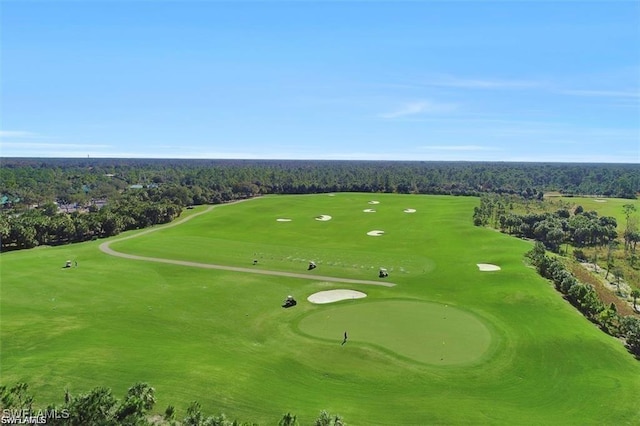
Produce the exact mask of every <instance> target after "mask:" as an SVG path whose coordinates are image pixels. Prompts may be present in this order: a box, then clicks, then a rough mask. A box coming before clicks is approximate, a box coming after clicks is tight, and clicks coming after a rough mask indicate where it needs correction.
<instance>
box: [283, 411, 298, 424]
mask: <svg viewBox="0 0 640 426" xmlns="http://www.w3.org/2000/svg"><path fill="white" fill-rule="evenodd" d="M278 426H298V417H297V416H295V415H292V414H291V413H287V414H285V415H284V416H282V419H281V420H280V422H278Z"/></svg>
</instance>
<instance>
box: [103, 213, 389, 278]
mask: <svg viewBox="0 0 640 426" xmlns="http://www.w3.org/2000/svg"><path fill="white" fill-rule="evenodd" d="M215 207H216V206H209V208H207V209H206V210H203V211H201V212H199V213H195V214H192V215H190V216H187V217H185V218H183V219H180V220H178V221H175V222H171V223H169V224H167V225H162V226H157V227H154V228H151V229H147V230H145V231H142V232H139V233H137V234H134V235H129V236H127V237H123V238H118V239H116V240H111V241H107V242H104V243H102V244H100V250H101V251H102V252H103V253H106V254H108V255H111V256H117V257H122V258H125V259H132V260H141V261H145V262H157V263H169V264H172V265H181V266H190V267H193V268H205V269H219V270H223V271H233V272H243V273H248V274H262V275H276V276H280V277H290V278H300V279H304V280H313V281H329V282H337V283H345V284H367V285H379V286H384V287H393V286H395V284H394V283H392V282H388V281H372V280H356V279H351V278H340V277H329V276H325V275H315V274H314V275H309V274H301V273H295V272H285V271H269V270H266V269H258V268H255V267H254V268H243V267H239V266H227V265H217V264H213V263H200V262H190V261H187V260H177V259H163V258H160V257H147V256H138V255H136V254H128V253H122V252H119V251H115V250H114V249H112V248H111V247H110V245H111V243H116V242H120V241H124V240H129V239H131V238H137V237H140V236H143V235H146V234H149V233H151V232H156V231H160V230H162V229H167V228H171V227H174V226H178V225H181V224H183V223H185V222H186V221H188V220H191V219H193V218H194V217H197V216H200V215H203V214H206V213H209V212H210V211H211V210H212V209H214V208H215Z"/></svg>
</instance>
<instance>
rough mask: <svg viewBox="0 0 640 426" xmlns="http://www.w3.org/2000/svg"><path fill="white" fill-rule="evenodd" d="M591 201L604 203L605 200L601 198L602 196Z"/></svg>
mask: <svg viewBox="0 0 640 426" xmlns="http://www.w3.org/2000/svg"><path fill="white" fill-rule="evenodd" d="M593 201H595V202H596V203H606V202H607V200H603V199H602V198H598V199H597V200H593Z"/></svg>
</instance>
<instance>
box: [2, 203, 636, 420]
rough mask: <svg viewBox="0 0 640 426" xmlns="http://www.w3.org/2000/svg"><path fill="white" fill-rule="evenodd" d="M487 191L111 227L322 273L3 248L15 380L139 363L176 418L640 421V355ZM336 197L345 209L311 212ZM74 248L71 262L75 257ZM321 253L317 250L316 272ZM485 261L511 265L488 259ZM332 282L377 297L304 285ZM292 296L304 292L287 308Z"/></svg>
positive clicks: (8, 369)
mask: <svg viewBox="0 0 640 426" xmlns="http://www.w3.org/2000/svg"><path fill="white" fill-rule="evenodd" d="M369 201H379V202H380V203H379V204H369ZM476 205H478V199H475V198H466V197H444V196H443V197H437V196H401V195H387V194H384V195H380V194H376V195H372V194H335V196H332V197H330V196H327V195H313V196H273V197H264V198H261V199H255V200H250V201H246V202H242V203H238V204H235V205H224V206H217V207H216V208H214V209H213V210H211V211H210V212H207V213H205V214H203V215H201V216H198V217H194V218H193V220H191V221H188V222H185V223H183V224H180V225H178V226H175V227H171V228H161V227H159V228H158V231H156V232H151V233H148V234H145V235H144V236H140V237H138V238H132V239H128V240H124V241H121V242H114V243H113V244H112V245H111V247H112V248H113V249H116V250H119V251H122V252H126V253H132V254H136V255H141V256H149V257H159V258H165V259H181V260H187V261H192V262H202V263H213V264H224V265H232V266H239V267H249V268H253V267H254V266H253V265H252V260H253V259H254V258H257V259H258V260H259V263H258V265H256V266H255V268H262V269H266V270H271V271H286V272H296V273H304V274H307V275H309V276H310V277H311V279H298V278H291V277H284V276H282V277H281V276H268V275H258V274H250V273H240V272H230V271H221V270H215V269H204V268H196V267H187V266H179V265H173V264H166V263H156V262H145V261H139V260H129V259H123V258H117V257H114V256H110V255H107V254H105V253H102V252H101V251H100V250H99V248H98V247H99V245H100V244H101V243H102V242H103V241H94V242H88V243H82V244H75V245H69V246H63V247H55V248H49V247H43V248H38V249H33V250H27V251H20V252H12V253H5V254H2V255H1V256H0V262H1V263H0V267H1V274H2V275H1V278H2V281H1V288H0V342H1V345H2V346H1V348H0V349H1V358H0V362H1V364H0V367H1V370H0V377H1V381H2V384H12V383H14V382H16V381H26V382H28V383H29V384H30V385H31V387H32V390H33V392H34V393H35V396H36V403H38V402H41V403H42V405H46V404H47V403H49V402H61V401H62V398H63V394H64V389H65V388H69V390H70V391H71V392H72V393H77V392H83V391H87V390H89V389H91V388H92V387H94V386H109V387H111V388H113V390H114V392H115V394H116V395H122V394H124V392H125V391H126V389H127V388H128V387H129V386H130V385H132V384H133V383H135V382H137V381H146V382H148V383H150V384H151V385H153V386H154V387H155V388H156V390H157V396H158V404H157V408H156V409H157V411H158V412H163V411H164V409H165V408H166V406H167V405H169V404H172V405H175V406H176V407H177V408H178V411H179V412H178V415H179V416H182V415H184V410H185V409H186V407H187V405H188V404H189V402H191V401H193V400H198V401H200V402H201V403H202V405H203V408H204V410H205V411H206V412H208V413H217V412H221V411H222V412H225V413H226V414H227V415H229V416H231V417H232V418H238V419H239V420H246V421H248V420H251V421H256V422H260V424H277V421H278V420H279V418H280V417H281V415H282V414H283V413H285V412H287V411H291V412H293V413H297V414H298V418H299V419H300V420H301V424H310V423H311V422H312V421H313V419H314V418H315V417H316V416H317V414H318V413H319V411H320V410H322V409H327V410H329V411H330V412H333V413H336V412H337V413H340V414H341V415H343V416H344V417H345V419H346V420H347V421H348V423H349V424H353V425H365V424H366V425H376V424H380V425H382V424H387V425H398V424H414V425H424V424H465V425H467V424H518V425H520V424H531V425H540V424H545V425H548V424H580V425H583V424H594V425H595V424H598V425H601V424H611V425H620V424H629V425H632V424H639V423H640V413H639V410H638V395H640V363H639V362H638V361H637V360H635V359H634V358H633V357H632V356H631V355H629V354H628V352H627V351H626V350H625V349H624V348H623V346H622V344H621V343H620V342H619V341H617V340H616V339H613V338H611V337H609V336H607V335H605V334H604V333H602V332H601V331H599V330H598V329H597V328H596V327H595V326H594V325H593V324H591V323H590V322H589V321H587V320H586V319H584V318H583V317H582V316H581V315H580V314H579V313H578V312H576V311H575V309H574V308H572V307H571V306H570V305H569V304H568V303H566V302H565V301H564V300H562V298H561V297H560V296H559V295H558V294H557V293H556V292H555V290H554V289H553V287H552V286H551V285H549V283H547V282H546V281H545V280H542V279H541V278H539V277H538V276H537V274H536V272H535V271H534V270H533V269H530V268H527V267H526V266H525V265H524V264H523V261H522V257H523V253H524V252H526V251H527V250H528V249H529V248H530V247H531V244H530V243H529V242H526V241H522V240H518V239H515V238H512V237H509V236H505V235H502V234H500V233H498V232H495V231H492V230H489V229H483V228H477V227H474V226H473V225H472V221H471V215H472V212H473V207H474V206H476ZM368 208H374V209H375V210H376V212H375V213H364V212H363V210H364V209H368ZM407 208H413V209H416V212H415V213H404V212H403V210H404V209H407ZM204 210H205V208H204V207H199V208H197V209H196V210H195V211H193V213H198V212H202V211H204ZM323 214H325V215H331V216H332V219H331V220H330V221H325V222H320V221H317V220H315V217H317V216H319V215H323ZM278 218H290V219H291V221H290V222H278V221H277V219H278ZM371 230H384V231H385V233H384V235H382V236H380V237H370V236H368V235H367V232H368V231H371ZM138 232H140V231H138ZM128 235H132V234H129V233H128V234H126V235H125V236H128ZM118 238H121V237H117V238H114V239H113V240H117V239H118ZM67 259H70V260H77V261H78V267H77V268H70V269H64V268H62V266H63V265H64V262H65V261H66V260H67ZM309 260H314V261H315V262H316V263H317V264H318V268H316V269H315V270H313V271H306V266H307V264H308V261H309ZM477 263H491V264H495V265H498V266H500V267H501V270H500V271H495V272H480V271H479V270H478V268H477V266H476V264H477ZM380 267H386V268H387V269H388V270H389V272H390V276H389V277H388V278H387V279H386V281H389V282H393V283H395V284H396V286H394V287H380V286H374V285H363V284H341V283H336V282H327V281H324V280H314V279H313V274H316V275H327V276H334V277H346V278H355V279H366V280H374V281H375V280H378V278H377V271H378V268H380ZM338 288H346V289H355V290H359V291H363V292H365V293H366V294H367V297H366V298H364V299H357V300H345V301H342V302H338V303H335V304H327V305H314V304H311V303H308V302H307V301H306V297H308V296H309V295H311V294H313V293H315V292H317V291H321V290H329V289H338ZM289 294H291V295H294V296H295V297H296V298H297V299H298V301H299V304H298V305H297V306H296V307H294V308H291V309H283V308H281V307H280V304H281V303H282V301H283V299H284V298H285V297H286V296H287V295H289ZM445 307H446V308H445ZM443 309H450V311H451V312H453V313H454V314H452V315H455V314H458V313H459V315H458V316H457V317H456V318H457V319H456V320H455V322H454V317H452V318H451V319H452V321H450V323H451V327H444V326H445V325H446V324H447V323H446V321H449V313H447V320H445V319H444V315H443V316H442V319H439V318H440V317H439V316H438V315H439V314H441V313H442V310H443ZM334 315H335V316H337V317H338V318H336V319H335V320H333V321H334V322H333V323H325V324H329V325H330V326H331V327H335V330H337V334H338V335H337V336H335V338H334V337H333V333H334V332H333V329H331V330H329V331H327V330H324V329H323V327H322V325H321V323H320V319H321V318H323V316H324V317H325V320H326V316H329V317H330V319H331V317H332V316H334ZM434 315H435V316H434ZM339 317H342V319H340V318H339ZM355 319H357V321H356V320H355ZM438 321H439V325H440V326H443V327H444V328H443V330H446V331H447V332H448V333H450V334H449V335H448V336H445V339H444V341H445V345H444V346H446V345H447V344H448V341H447V337H448V338H449V339H451V338H454V336H455V338H456V339H457V340H458V341H459V340H467V341H468V342H467V345H466V346H464V345H460V346H458V347H457V349H456V351H455V353H458V354H460V356H463V355H464V354H465V353H468V355H466V356H468V358H466V359H459V360H458V361H456V362H449V363H447V362H442V363H440V359H438V358H437V354H436V352H433V353H431V354H430V352H429V351H430V350H431V349H429V345H427V343H430V342H431V340H428V339H427V338H426V337H425V335H424V334H421V330H423V331H424V330H425V327H428V326H429V325H430V324H432V323H436V322H438ZM382 322H384V324H385V327H386V328H385V329H384V330H383V331H382V332H376V327H375V325H376V323H378V324H380V323H382ZM465 322H467V323H468V328H467V327H464V323H465ZM443 324H444V325H443ZM454 324H455V325H456V326H455V327H454V326H453V325H454ZM343 328H344V329H345V330H343ZM347 330H348V331H349V341H348V342H347V344H345V345H341V341H342V333H343V332H344V331H347ZM469 330H475V331H474V332H473V333H472V335H465V332H469ZM378 331H380V329H378ZM438 338H439V337H433V339H438ZM394 339H395V340H394ZM434 341H435V340H434ZM435 343H436V345H437V341H435ZM440 345H441V346H442V342H440ZM448 350H451V351H453V348H452V349H448ZM453 355H454V352H451V353H447V354H445V356H444V357H443V356H442V354H441V358H445V360H447V358H448V357H450V356H453ZM451 359H453V358H451ZM445 360H443V361H445Z"/></svg>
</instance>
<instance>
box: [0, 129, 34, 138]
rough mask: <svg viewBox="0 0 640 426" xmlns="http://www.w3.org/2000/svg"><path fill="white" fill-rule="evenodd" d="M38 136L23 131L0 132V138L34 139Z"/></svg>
mask: <svg viewBox="0 0 640 426" xmlns="http://www.w3.org/2000/svg"><path fill="white" fill-rule="evenodd" d="M37 136H38V135H37V134H36V133H33V132H25V131H23V130H0V138H34V137H37Z"/></svg>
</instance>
